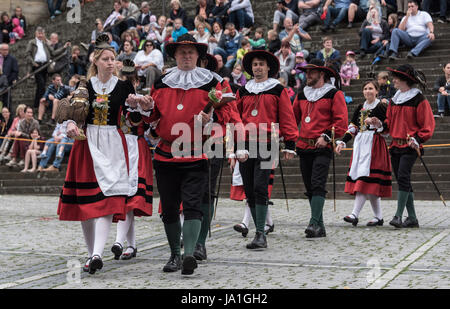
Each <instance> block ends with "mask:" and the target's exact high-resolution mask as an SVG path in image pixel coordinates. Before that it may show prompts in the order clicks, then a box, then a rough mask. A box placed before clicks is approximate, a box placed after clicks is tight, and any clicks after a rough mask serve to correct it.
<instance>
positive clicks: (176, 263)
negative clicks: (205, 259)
mask: <svg viewBox="0 0 450 309" xmlns="http://www.w3.org/2000/svg"><path fill="white" fill-rule="evenodd" d="M180 269H181V257H180V256H179V255H175V254H172V255H171V256H170V259H169V261H168V262H167V263H166V265H165V266H164V267H163V272H165V273H173V272H175V271H178V270H180Z"/></svg>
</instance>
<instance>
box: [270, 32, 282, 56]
mask: <svg viewBox="0 0 450 309" xmlns="http://www.w3.org/2000/svg"><path fill="white" fill-rule="evenodd" d="M267 42H268V44H267V48H268V50H269V52H271V53H272V54H275V53H276V52H277V51H279V50H280V48H281V40H280V37H279V36H278V33H277V32H276V31H275V30H269V31H268V32H267Z"/></svg>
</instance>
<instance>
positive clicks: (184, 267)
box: [181, 255, 197, 275]
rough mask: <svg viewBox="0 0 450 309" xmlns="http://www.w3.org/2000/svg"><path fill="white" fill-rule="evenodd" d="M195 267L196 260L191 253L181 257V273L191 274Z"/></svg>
mask: <svg viewBox="0 0 450 309" xmlns="http://www.w3.org/2000/svg"><path fill="white" fill-rule="evenodd" d="M196 268H197V260H196V259H195V257H193V256H192V255H186V256H185V257H184V258H183V263H182V264H181V274H182V275H192V274H193V273H194V269H196Z"/></svg>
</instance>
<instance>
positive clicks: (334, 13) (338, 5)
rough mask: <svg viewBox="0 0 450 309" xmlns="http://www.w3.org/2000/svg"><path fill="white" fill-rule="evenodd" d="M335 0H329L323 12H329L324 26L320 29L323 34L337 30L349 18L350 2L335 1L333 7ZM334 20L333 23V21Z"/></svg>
mask: <svg viewBox="0 0 450 309" xmlns="http://www.w3.org/2000/svg"><path fill="white" fill-rule="evenodd" d="M331 2H333V0H327V1H326V2H325V4H324V5H323V11H324V12H327V15H326V17H325V21H324V25H323V26H322V27H321V28H320V30H322V31H323V32H327V31H328V30H330V29H331V31H335V30H336V26H337V25H338V24H339V23H340V22H341V21H343V20H344V19H345V17H347V13H348V7H349V6H350V0H334V5H333V6H331ZM332 18H334V20H333V21H331V19H332Z"/></svg>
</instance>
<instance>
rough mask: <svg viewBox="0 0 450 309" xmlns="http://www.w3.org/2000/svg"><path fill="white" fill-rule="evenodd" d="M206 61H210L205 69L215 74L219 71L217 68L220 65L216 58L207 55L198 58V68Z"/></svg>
mask: <svg viewBox="0 0 450 309" xmlns="http://www.w3.org/2000/svg"><path fill="white" fill-rule="evenodd" d="M205 59H206V60H207V61H208V63H207V64H206V68H205V69H207V70H210V71H213V72H215V71H216V70H217V67H218V66H219V64H218V63H217V59H216V57H214V56H213V55H211V54H206V55H205V57H204V58H198V61H197V66H198V67H199V66H200V62H201V61H202V60H205Z"/></svg>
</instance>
